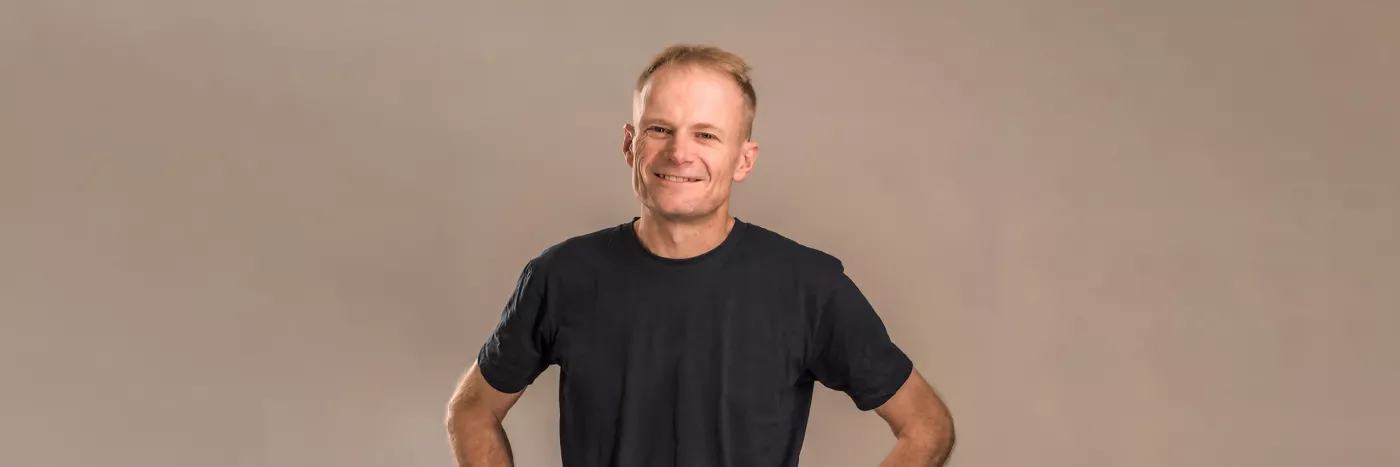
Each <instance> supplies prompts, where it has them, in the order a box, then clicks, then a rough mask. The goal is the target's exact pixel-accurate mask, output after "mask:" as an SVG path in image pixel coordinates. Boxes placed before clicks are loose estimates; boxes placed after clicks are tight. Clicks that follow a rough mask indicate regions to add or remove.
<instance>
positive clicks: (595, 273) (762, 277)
mask: <svg viewBox="0 0 1400 467" xmlns="http://www.w3.org/2000/svg"><path fill="white" fill-rule="evenodd" d="M634 221H635V219H634ZM478 363H479V365H480V371H481V374H482V376H483V377H485V379H486V381H487V382H488V383H489V384H490V385H491V386H492V387H494V388H496V389H497V390H499V391H502V392H508V393H514V392H517V391H520V390H522V389H524V388H525V387H526V386H527V385H529V384H530V383H532V382H533V381H534V380H535V378H536V377H537V376H539V374H540V373H541V372H542V371H544V369H545V368H547V367H548V366H549V365H552V364H557V365H559V367H560V379H559V408H560V418H559V438H560V440H559V441H560V448H561V453H562V457H563V459H562V461H563V465H564V466H565V467H633V466H637V467H665V466H697V467H698V466H705V467H713V466H732V467H743V466H754V467H778V466H795V465H797V459H798V454H799V453H800V452H801V449H802V441H803V437H804V435H805V432H806V427H807V417H808V412H809V409H810V407H811V401H812V388H813V382H820V383H822V384H823V385H824V386H827V387H829V388H832V389H835V390H839V391H844V392H845V393H846V394H847V395H849V396H850V398H851V400H852V401H854V403H855V406H856V408H858V409H860V410H871V409H874V408H876V407H879V406H880V405H881V404H883V403H884V402H885V401H886V400H888V399H889V398H890V396H892V395H894V393H895V391H897V390H898V389H899V388H900V386H901V385H903V383H904V381H905V380H906V379H907V378H908V376H909V374H910V372H911V370H912V369H913V364H912V362H911V361H910V360H909V358H908V357H907V356H906V355H905V354H904V352H902V351H901V350H900V349H899V348H898V347H897V346H896V345H895V344H894V343H893V342H891V340H890V338H889V335H888V333H887V332H886V329H885V325H884V323H883V322H882V321H881V319H880V318H879V317H878V316H877V315H876V313H875V310H873V309H872V308H871V306H870V303H869V302H868V301H866V299H865V297H864V296H863V295H862V294H861V292H860V290H859V289H858V288H857V287H856V285H855V283H853V282H852V281H851V279H850V278H849V277H848V276H847V275H846V274H845V272H844V269H843V268H842V265H841V262H840V261H839V260H837V259H836V258H835V257H832V256H831V255H828V254H826V253H823V252H821V251H819V250H816V249H813V248H809V247H806V246H803V245H801V244H799V243H797V242H795V241H792V240H790V239H787V238H785V237H783V236H781V235H779V234H777V233H774V232H772V231H769V230H767V229H764V228H762V227H759V226H757V225H754V224H748V223H745V222H743V221H739V220H735V222H734V227H733V229H731V231H730V233H729V235H728V236H727V237H726V238H725V240H724V241H723V242H722V243H721V244H720V245H719V246H718V247H716V248H714V249H713V250H711V251H709V252H707V253H705V254H703V255H701V256H697V257H694V258H688V259H670V258H664V257H661V256H657V255H655V254H652V253H651V252H650V251H648V250H647V249H646V248H645V247H644V246H643V245H642V243H641V241H640V240H639V239H638V238H637V235H636V232H635V231H634V229H633V223H632V222H628V223H625V224H622V225H619V226H616V227H612V228H608V229H604V230H600V231H597V232H593V233H590V234H587V235H581V236H578V237H574V238H571V239H568V240H566V241H564V242H561V243H559V244H557V245H554V246H551V247H549V248H548V249H546V250H544V252H543V253H541V254H540V255H539V256H538V257H536V258H534V259H532V260H530V261H529V262H528V263H527V264H526V266H525V268H524V270H523V271H522V273H521V274H520V279H519V281H518V282H517V284H516V288H515V291H514V292H513V293H512V294H511V296H510V299H509V301H508V302H507V304H506V307H505V311H504V312H503V313H502V315H501V320H500V322H499V324H498V325H497V327H496V329H495V331H494V332H493V333H492V334H491V336H490V338H489V339H488V340H487V342H486V345H484V346H483V347H482V349H481V351H480V354H479V355H478Z"/></svg>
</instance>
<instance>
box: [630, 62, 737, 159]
mask: <svg viewBox="0 0 1400 467" xmlns="http://www.w3.org/2000/svg"><path fill="white" fill-rule="evenodd" d="M671 64H694V65H700V66H703V67H705V68H709V69H711V70H715V71H718V72H721V73H724V74H727V75H729V76H730V77H731V78H734V82H735V83H737V84H738V85H739V89H740V90H742V91H743V93H744V110H745V111H746V112H745V113H746V115H745V119H744V120H745V128H744V134H745V137H746V138H747V137H748V136H751V135H753V120H754V115H755V113H756V111H757V109H758V93H756V92H754V88H753V82H752V81H751V80H750V79H749V71H750V70H752V68H750V67H749V65H748V63H745V62H744V59H743V58H741V57H739V56H738V55H735V54H734V53H731V52H728V51H725V50H723V49H720V48H719V47H714V46H709V45H700V44H674V45H671V46H669V47H666V49H665V50H662V51H661V53H658V54H656V56H655V57H653V58H652V60H651V64H650V65H648V66H647V68H646V69H645V70H643V71H642V74H641V76H638V77H637V87H636V89H635V90H634V92H633V94H634V96H638V97H640V95H641V92H642V89H643V88H645V87H646V85H647V81H648V80H650V79H651V76H652V75H653V74H656V71H657V70H660V69H661V68H662V67H664V66H666V65H671Z"/></svg>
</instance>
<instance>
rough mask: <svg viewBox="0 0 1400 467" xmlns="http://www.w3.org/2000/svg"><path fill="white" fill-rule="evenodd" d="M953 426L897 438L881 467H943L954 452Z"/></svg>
mask: <svg viewBox="0 0 1400 467" xmlns="http://www.w3.org/2000/svg"><path fill="white" fill-rule="evenodd" d="M953 442H954V441H953V430H952V425H951V424H946V425H942V426H940V427H939V428H936V429H931V430H928V431H925V432H924V433H921V434H909V435H906V436H900V437H898V438H896V441H895V444H894V449H893V450H891V451H890V453H889V455H888V456H886V457H885V461H884V462H882V463H880V467H943V466H944V465H945V464H946V463H947V462H948V456H949V454H951V453H952V451H953Z"/></svg>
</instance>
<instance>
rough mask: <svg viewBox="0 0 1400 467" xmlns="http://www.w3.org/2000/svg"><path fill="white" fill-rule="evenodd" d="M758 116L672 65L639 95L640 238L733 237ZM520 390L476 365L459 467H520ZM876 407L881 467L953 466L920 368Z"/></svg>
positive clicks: (468, 385)
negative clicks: (733, 193) (734, 210)
mask: <svg viewBox="0 0 1400 467" xmlns="http://www.w3.org/2000/svg"><path fill="white" fill-rule="evenodd" d="M752 116H753V113H752V112H751V111H749V110H748V109H747V107H746V104H745V100H744V97H743V92H742V91H741V90H740V88H739V86H738V84H736V83H735V82H734V81H733V80H732V78H730V77H728V76H726V75H724V74H722V73H719V72H716V71H713V70H709V69H706V68H703V67H699V66H694V65H685V64H680V65H668V66H666V67H663V68H662V69H660V70H658V71H657V72H656V74H654V75H652V78H651V80H650V81H649V82H648V83H647V84H646V85H645V86H643V88H642V89H641V90H640V91H639V92H638V93H637V96H636V99H635V102H634V110H633V122H632V123H628V124H626V125H624V126H623V142H622V153H623V156H624V159H625V161H626V163H627V166H628V168H630V169H631V172H632V188H633V190H634V191H635V192H636V195H637V199H638V200H639V201H640V203H641V211H642V212H641V216H639V217H640V218H639V219H638V221H637V224H636V230H637V236H638V237H639V238H641V240H642V243H643V244H644V245H646V247H647V248H648V249H649V250H651V251H652V252H653V253H655V254H657V255H660V256H663V257H668V258H689V257H694V256H698V255H700V254H703V253H705V252H707V251H709V250H711V249H713V248H714V247H716V246H718V245H719V244H720V242H722V241H723V240H724V238H725V237H727V236H728V234H729V230H730V229H731V228H733V226H734V218H733V217H732V216H730V215H729V200H730V188H731V187H732V186H733V184H734V183H739V182H742V181H744V179H746V178H748V176H749V173H750V172H751V171H752V170H753V167H754V162H755V161H756V160H757V158H758V143H755V142H753V141H751V139H750V135H749V134H748V128H750V124H751V122H752ZM668 176H669V177H671V178H670V179H668ZM677 177H678V178H677ZM521 394H523V391H521V392H518V393H514V394H507V393H502V392H500V391H497V390H495V389H494V388H492V387H491V386H490V385H489V384H487V383H486V380H485V379H483V378H482V376H481V373H480V370H479V368H478V367H477V365H476V364H473V365H472V366H471V368H469V369H468V370H467V372H466V374H465V375H464V376H463V377H462V380H461V381H460V382H459V384H458V386H457V388H456V390H455V391H454V393H453V395H452V398H451V401H450V402H449V403H448V415H447V428H448V434H449V439H450V441H451V445H452V450H453V453H454V454H455V456H456V458H457V463H458V465H460V466H462V467H468V466H470V467H478V466H481V467H486V466H489V467H503V466H511V465H513V461H512V456H511V449H510V442H509V440H508V439H507V437H506V434H505V430H504V428H503V427H502V421H503V420H504V419H505V417H506V414H507V413H508V412H509V411H510V408H511V407H512V406H514V405H515V402H516V401H517V400H519V398H520V396H521ZM874 411H875V413H876V414H878V415H879V416H880V417H881V418H883V419H884V420H885V422H886V423H887V424H888V425H889V427H890V430H891V432H893V434H894V436H895V439H896V442H895V447H894V448H893V449H892V450H891V452H890V453H889V455H888V456H887V457H886V458H885V460H884V462H883V463H881V464H880V465H881V466H882V467H904V466H941V465H943V464H944V462H946V460H947V458H948V455H949V453H950V452H951V450H952V447H953V443H954V432H953V422H952V417H951V416H950V415H949V413H948V408H947V407H946V406H945V405H944V403H943V401H942V399H941V398H940V397H939V396H938V394H937V393H936V392H935V391H934V389H933V387H931V386H930V385H929V384H928V382H927V381H926V380H925V379H924V378H923V376H921V375H920V374H919V372H918V370H915V371H914V372H912V373H911V374H910V375H909V378H908V380H906V381H905V383H904V385H903V386H902V387H901V388H900V390H899V391H898V392H897V393H896V394H895V395H894V396H893V397H891V398H890V400H889V401H887V402H886V403H885V404H884V405H882V406H880V407H878V408H876V409H875V410H874Z"/></svg>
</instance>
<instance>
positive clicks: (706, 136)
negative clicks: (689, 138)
mask: <svg viewBox="0 0 1400 467" xmlns="http://www.w3.org/2000/svg"><path fill="white" fill-rule="evenodd" d="M695 136H698V137H700V139H719V137H718V136H715V135H714V134H711V133H697V134H696V135H695Z"/></svg>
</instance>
